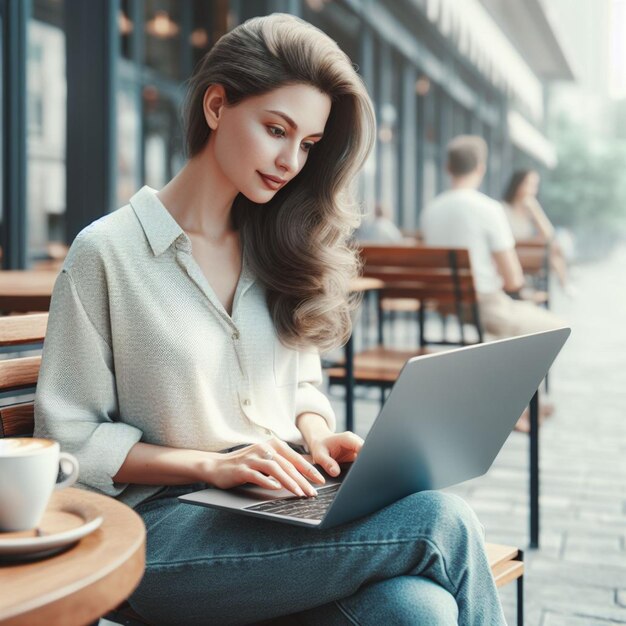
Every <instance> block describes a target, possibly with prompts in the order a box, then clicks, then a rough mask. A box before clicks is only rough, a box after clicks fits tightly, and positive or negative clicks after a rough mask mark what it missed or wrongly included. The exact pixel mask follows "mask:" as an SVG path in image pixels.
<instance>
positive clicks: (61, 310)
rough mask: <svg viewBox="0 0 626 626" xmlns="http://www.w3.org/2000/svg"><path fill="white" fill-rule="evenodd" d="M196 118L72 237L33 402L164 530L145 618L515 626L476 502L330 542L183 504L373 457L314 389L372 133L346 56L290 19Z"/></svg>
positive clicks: (388, 521) (143, 588) (420, 501)
mask: <svg viewBox="0 0 626 626" xmlns="http://www.w3.org/2000/svg"><path fill="white" fill-rule="evenodd" d="M185 124H186V140H187V149H188V155H189V160H188V162H187V163H186V164H185V166H184V167H183V169H182V170H181V172H180V173H179V174H178V175H177V176H176V177H175V178H174V179H173V180H172V181H171V182H169V183H168V184H167V185H166V186H165V187H164V188H163V189H162V190H160V191H159V192H158V193H156V192H155V191H153V190H151V189H149V188H146V187H144V188H143V189H142V190H141V191H139V192H138V193H137V194H136V195H135V196H134V197H133V198H132V199H131V201H130V205H128V206H126V207H123V208H121V209H120V210H118V211H115V212H114V213H112V214H110V215H108V216H106V217H104V218H102V219H100V220H98V221H96V222H94V223H93V224H92V225H91V226H89V227H88V228H86V229H85V230H84V231H82V232H81V233H80V234H79V236H78V237H77V239H76V241H75V242H74V244H73V245H72V248H71V251H70V253H69V255H68V257H67V260H66V262H65V265H64V269H63V272H62V273H61V275H60V277H59V279H58V281H57V284H56V286H55V290H54V294H53V299H52V304H51V310H50V318H49V325H48V332H47V337H46V342H45V348H44V355H43V363H42V368H41V375H40V379H39V385H38V389H37V396H36V403H35V404H36V407H35V416H36V430H37V432H38V434H39V435H45V436H50V437H54V438H56V439H58V440H60V441H61V444H62V447H63V448H65V449H67V450H69V451H72V452H73V453H74V454H75V455H76V456H77V457H78V458H79V461H80V463H81V481H82V484H83V485H84V486H85V487H87V488H91V489H97V490H99V491H101V492H103V493H106V494H109V495H112V496H115V497H118V498H120V500H122V501H124V502H126V503H128V504H130V505H131V506H134V507H135V509H136V510H137V512H138V513H139V514H140V515H141V516H142V518H143V520H144V522H145V524H146V528H147V537H148V539H147V563H146V572H145V575H144V578H143V580H142V582H141V584H140V585H139V587H138V589H137V590H136V592H135V593H134V595H133V596H132V597H131V599H130V602H131V604H132V606H133V608H135V610H137V611H138V612H139V613H140V614H141V615H143V616H145V617H146V618H147V619H149V620H150V621H152V622H155V623H165V624H186V625H188V624H196V623H198V624H201V623H211V624H222V623H239V624H241V623H250V622H254V621H258V620H262V619H263V620H264V619H269V618H274V617H277V616H282V615H289V614H296V613H297V614H298V615H297V618H296V617H294V618H293V619H294V620H296V619H298V620H300V621H302V622H303V623H310V624H348V623H350V624H354V623H359V624H378V623H381V622H382V621H383V619H384V620H386V621H389V620H391V621H392V622H393V623H406V624H438V625H446V624H456V623H457V621H458V623H461V624H502V623H504V619H503V616H502V610H501V607H500V604H499V600H498V595H497V592H496V589H495V587H494V583H493V580H492V578H491V574H490V570H489V567H488V564H487V562H486V557H485V554H484V547H483V540H482V532H481V528H480V525H479V523H478V521H477V520H476V517H475V516H474V514H473V513H472V512H471V511H470V510H469V508H468V507H467V506H466V505H465V504H464V503H463V502H462V501H461V500H460V499H459V498H456V497H453V496H446V495H443V494H440V493H435V492H426V493H421V494H417V495H414V496H411V497H408V498H405V499H404V500H401V501H399V502H397V503H396V504H394V505H392V506H390V507H387V508H386V509H384V510H382V511H380V512H378V513H376V514H374V515H372V516H369V517H367V518H364V519H361V520H357V521H355V522H352V523H349V524H345V525H343V526H340V527H338V528H335V529H331V530H326V531H311V530H307V529H302V528H299V527H295V526H293V527H292V526H286V525H277V524H274V523H272V522H267V521H264V520H257V519H250V518H247V517H245V516H237V515H233V514H230V513H227V512H221V511H217V510H210V509H204V508H201V507H194V506H189V505H185V504H180V503H179V502H178V501H177V496H178V495H180V494H182V493H187V492H190V491H193V490H196V489H198V488H202V487H203V486H206V484H209V485H213V486H215V487H219V488H229V487H233V486H236V485H239V484H243V483H255V484H258V485H262V486H264V487H270V488H279V487H286V488H287V489H289V490H290V491H292V492H293V493H296V494H298V495H303V494H306V495H312V494H314V493H315V490H314V487H313V485H315V484H317V485H320V484H322V483H323V482H324V479H323V478H322V476H321V474H320V473H319V472H318V471H317V470H316V469H315V468H314V467H313V465H312V464H311V463H309V461H308V460H307V459H306V458H305V456H303V455H302V454H299V453H298V452H297V451H296V450H301V451H302V450H303V449H304V450H305V451H308V453H309V454H310V458H311V460H312V461H313V462H314V463H316V464H318V465H319V466H321V468H323V469H325V470H326V471H327V472H328V473H329V474H330V475H333V476H336V475H338V474H339V472H340V468H339V463H341V462H349V461H352V460H354V458H355V457H356V455H357V454H358V452H359V450H360V448H361V445H362V440H361V439H360V438H359V437H357V436H356V435H355V434H353V433H350V432H341V433H335V432H334V415H333V411H332V409H331V407H330V404H329V402H328V400H327V399H326V398H325V396H324V395H323V394H322V393H321V392H320V391H319V390H318V389H317V386H318V385H319V384H320V382H321V370H320V359H319V355H318V350H325V349H327V348H329V347H331V346H336V345H338V344H340V343H341V342H342V341H345V340H346V338H347V337H348V335H349V332H350V318H349V311H350V306H351V305H350V303H349V301H348V299H347V297H346V294H347V292H348V281H349V280H350V278H351V277H353V276H354V275H355V274H356V270H357V263H356V259H355V255H354V253H353V252H352V251H351V250H350V249H349V248H348V247H347V245H346V241H347V238H348V237H349V235H350V233H351V231H352V229H353V228H354V227H355V226H356V225H357V224H358V217H357V216H358V210H357V208H356V206H355V204H354V203H353V202H352V201H351V197H350V193H349V189H350V183H351V181H352V180H353V178H354V175H355V174H356V172H357V171H358V170H359V168H360V167H361V165H362V164H363V162H364V160H365V158H366V156H367V154H368V152H369V150H370V148H371V145H372V141H373V138H374V133H375V123H374V116H373V112H372V105H371V102H370V100H369V98H368V96H367V93H366V90H365V88H364V86H363V84H362V82H361V80H360V79H359V77H358V76H357V74H356V72H355V71H354V68H353V67H352V65H351V63H350V61H349V60H348V58H347V57H346V56H345V55H344V54H343V53H342V52H341V51H340V49H339V48H338V47H337V45H336V44H335V43H334V42H333V41H332V40H330V39H329V38H328V37H327V36H326V35H324V34H323V33H321V32H320V31H318V30H317V29H315V28H313V27H312V26H310V25H308V24H306V23H305V22H302V21H301V20H299V19H297V18H294V17H290V16H287V15H272V16H269V17H264V18H257V19H253V20H250V21H248V22H246V23H245V24H243V25H241V26H239V27H237V28H236V29H234V30H233V31H231V32H230V33H228V34H227V35H225V36H224V37H222V38H221V39H220V40H219V41H218V43H217V44H216V45H215V46H214V47H213V49H212V50H211V51H210V52H209V53H208V54H207V56H206V57H205V59H204V60H203V62H202V63H201V65H200V66H199V68H198V70H197V72H196V73H195V75H194V76H193V77H192V78H191V81H190V85H189V91H188V99H187V108H186V116H185ZM288 444H291V445H288ZM299 446H302V447H303V448H300V447H299ZM290 619H291V618H290Z"/></svg>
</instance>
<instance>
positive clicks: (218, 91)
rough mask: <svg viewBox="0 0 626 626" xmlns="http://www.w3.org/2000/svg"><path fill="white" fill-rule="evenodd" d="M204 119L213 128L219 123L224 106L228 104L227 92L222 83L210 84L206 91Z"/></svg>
mask: <svg viewBox="0 0 626 626" xmlns="http://www.w3.org/2000/svg"><path fill="white" fill-rule="evenodd" d="M202 104H203V109H204V119H205V120H206V123H207V124H208V125H209V128H210V129H211V130H215V129H216V128H217V126H218V124H219V121H220V116H221V114H222V108H223V107H224V106H225V105H226V92H225V91H224V87H222V85H209V86H208V88H207V90H206V91H205V92H204V100H203V103H202Z"/></svg>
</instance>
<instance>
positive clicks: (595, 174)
mask: <svg viewBox="0 0 626 626" xmlns="http://www.w3.org/2000/svg"><path fill="white" fill-rule="evenodd" d="M550 139H551V140H552V141H553V143H554V144H555V145H556V148H557V153H558V159H559V161H558V165H557V167H556V168H555V169H554V170H552V171H551V172H548V173H547V174H546V176H545V182H544V184H542V193H541V199H542V204H543V205H544V206H545V208H546V212H547V213H548V215H549V216H550V218H551V219H552V220H553V222H554V224H555V225H557V226H564V227H567V228H569V229H570V230H571V231H573V232H574V233H575V234H576V237H577V239H579V240H580V243H581V244H583V246H584V247H589V246H588V245H586V246H585V245H584V244H585V243H586V241H589V240H593V242H594V247H596V248H598V247H602V246H607V245H610V244H611V243H613V242H614V241H615V240H616V239H617V238H618V237H619V236H620V235H624V234H626V177H625V176H624V172H626V141H624V140H623V139H621V140H620V139H616V138H611V140H602V139H600V138H598V137H591V136H589V135H588V134H587V132H586V131H585V130H584V129H582V128H580V127H579V126H577V125H576V124H575V123H573V122H572V120H571V119H569V118H568V117H567V116H566V115H560V116H559V117H557V118H556V119H555V120H554V121H553V124H552V132H551V134H550Z"/></svg>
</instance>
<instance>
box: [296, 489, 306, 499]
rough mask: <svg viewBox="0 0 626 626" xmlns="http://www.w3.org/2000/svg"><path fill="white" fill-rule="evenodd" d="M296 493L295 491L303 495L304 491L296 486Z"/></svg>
mask: <svg viewBox="0 0 626 626" xmlns="http://www.w3.org/2000/svg"><path fill="white" fill-rule="evenodd" d="M296 493H297V494H298V495H299V496H302V497H304V491H302V489H301V488H300V487H296Z"/></svg>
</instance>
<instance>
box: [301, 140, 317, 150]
mask: <svg viewBox="0 0 626 626" xmlns="http://www.w3.org/2000/svg"><path fill="white" fill-rule="evenodd" d="M314 145H315V144H314V143H313V142H309V143H303V144H302V149H303V150H304V151H305V152H309V150H311V148H312V147H313V146H314Z"/></svg>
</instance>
